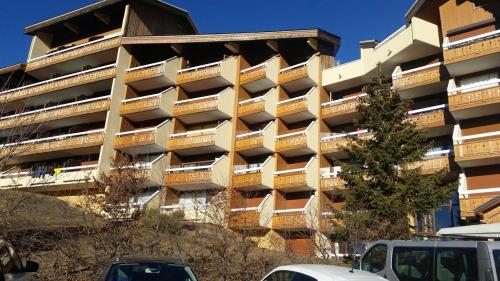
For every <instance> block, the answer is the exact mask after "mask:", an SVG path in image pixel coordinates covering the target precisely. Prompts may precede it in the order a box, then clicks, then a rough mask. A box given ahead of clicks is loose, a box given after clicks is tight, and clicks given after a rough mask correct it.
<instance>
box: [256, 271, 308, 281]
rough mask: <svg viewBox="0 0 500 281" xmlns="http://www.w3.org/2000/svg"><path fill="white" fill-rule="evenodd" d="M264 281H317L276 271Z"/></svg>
mask: <svg viewBox="0 0 500 281" xmlns="http://www.w3.org/2000/svg"><path fill="white" fill-rule="evenodd" d="M264 281H317V280H316V279H315V278H312V277H310V276H307V275H304V274H302V273H298V272H293V271H286V270H281V271H276V272H273V273H272V274H271V275H269V276H268V277H266V279H264Z"/></svg>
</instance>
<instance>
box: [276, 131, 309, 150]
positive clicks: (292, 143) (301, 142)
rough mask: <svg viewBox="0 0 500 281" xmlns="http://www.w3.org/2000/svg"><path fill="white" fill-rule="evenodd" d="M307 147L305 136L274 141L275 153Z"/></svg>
mask: <svg viewBox="0 0 500 281" xmlns="http://www.w3.org/2000/svg"><path fill="white" fill-rule="evenodd" d="M304 146H307V136H306V135H305V133H304V134H302V135H296V136H290V137H286V138H278V139H277V140H276V151H284V150H291V149H295V148H300V147H304Z"/></svg>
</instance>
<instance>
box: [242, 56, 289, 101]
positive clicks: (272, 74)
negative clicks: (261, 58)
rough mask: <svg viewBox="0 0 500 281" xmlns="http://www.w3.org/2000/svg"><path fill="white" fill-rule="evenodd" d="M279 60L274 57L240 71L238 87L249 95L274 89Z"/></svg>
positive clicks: (276, 82) (277, 57)
mask: <svg viewBox="0 0 500 281" xmlns="http://www.w3.org/2000/svg"><path fill="white" fill-rule="evenodd" d="M280 60H281V58H280V57H279V56H274V57H273V58H271V59H269V60H267V61H266V62H263V63H261V64H258V65H255V66H252V67H249V68H245V69H243V70H241V71H240V85H241V86H242V87H243V88H245V90H247V91H248V92H250V93H257V92H261V91H264V90H267V89H270V88H273V87H276V85H277V84H278V73H279V68H280Z"/></svg>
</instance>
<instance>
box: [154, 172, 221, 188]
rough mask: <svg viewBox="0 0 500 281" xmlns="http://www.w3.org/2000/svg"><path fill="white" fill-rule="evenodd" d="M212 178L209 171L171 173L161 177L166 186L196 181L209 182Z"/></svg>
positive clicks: (194, 182)
mask: <svg viewBox="0 0 500 281" xmlns="http://www.w3.org/2000/svg"><path fill="white" fill-rule="evenodd" d="M211 178H212V173H211V172H190V173H171V174H166V175H165V176H164V178H163V180H164V183H165V184H166V185H168V186H175V185H186V184H196V183H200V184H201V183H209V182H210V181H211Z"/></svg>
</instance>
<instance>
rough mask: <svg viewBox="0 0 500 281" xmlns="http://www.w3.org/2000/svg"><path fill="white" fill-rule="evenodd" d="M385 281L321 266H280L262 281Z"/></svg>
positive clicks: (347, 270) (367, 274)
mask: <svg viewBox="0 0 500 281" xmlns="http://www.w3.org/2000/svg"><path fill="white" fill-rule="evenodd" d="M345 280H349V281H387V280H386V279H384V278H382V277H380V276H378V275H376V274H372V273H368V272H363V271H359V270H352V269H351V268H348V267H340V266H333V265H323V264H297V265H286V266H280V267H277V268H275V269H274V270H272V271H271V272H270V273H269V274H267V275H266V277H264V279H262V281H345Z"/></svg>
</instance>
